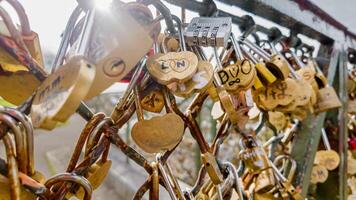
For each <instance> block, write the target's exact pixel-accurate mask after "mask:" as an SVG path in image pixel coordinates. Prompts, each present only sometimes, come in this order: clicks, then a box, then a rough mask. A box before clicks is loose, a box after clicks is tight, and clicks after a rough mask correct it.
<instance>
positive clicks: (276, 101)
mask: <svg viewBox="0 0 356 200" xmlns="http://www.w3.org/2000/svg"><path fill="white" fill-rule="evenodd" d="M297 87H298V85H297V83H296V81H295V80H293V79H290V78H287V79H286V80H285V81H278V82H276V83H274V84H273V85H271V86H270V87H267V88H266V90H265V91H256V92H257V94H256V95H258V98H259V101H258V102H260V103H261V105H262V106H263V107H264V108H266V109H267V110H272V109H274V108H276V107H277V106H278V105H282V106H286V105H288V104H290V103H291V102H292V101H293V100H294V99H295V97H296V94H295V91H296V89H297Z"/></svg>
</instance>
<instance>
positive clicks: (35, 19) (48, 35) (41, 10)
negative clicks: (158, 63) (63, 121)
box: [19, 0, 356, 88]
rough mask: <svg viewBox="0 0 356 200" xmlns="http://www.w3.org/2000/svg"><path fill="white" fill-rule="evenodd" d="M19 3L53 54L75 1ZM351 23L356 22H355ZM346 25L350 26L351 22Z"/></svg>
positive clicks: (240, 12) (26, 0)
mask: <svg viewBox="0 0 356 200" xmlns="http://www.w3.org/2000/svg"><path fill="white" fill-rule="evenodd" d="M19 1H20V2H21V3H22V5H23V6H24V8H25V10H26V12H27V15H28V17H29V20H30V23H31V27H32V29H33V30H34V31H36V32H37V33H38V34H39V36H40V40H41V46H42V49H43V50H47V51H51V52H53V53H55V52H56V51H57V49H58V46H59V43H60V39H61V38H60V35H61V33H62V32H63V30H64V28H65V26H66V23H67V21H68V18H69V16H70V14H71V12H72V11H73V9H74V8H75V6H76V5H77V2H76V0H19ZM313 1H314V2H315V3H317V4H320V3H321V4H323V3H322V2H323V0H313ZM331 1H333V2H331ZM342 1H343V2H346V1H350V0H342ZM328 2H330V4H333V5H335V1H334V0H328ZM354 2H356V1H354ZM354 4H355V3H354ZM354 4H353V5H354ZM167 5H168V4H167ZM217 6H218V8H219V9H222V10H225V11H227V12H231V13H236V14H237V15H239V16H242V15H244V14H249V13H246V12H245V11H243V10H241V9H239V8H237V7H230V6H227V5H224V4H222V3H217ZM323 7H325V9H328V10H327V11H329V12H331V13H334V14H335V13H337V12H335V9H332V6H325V5H324V6H323ZM351 7H352V6H351ZM169 8H170V9H171V11H172V13H174V14H176V15H178V16H179V15H180V9H179V8H178V7H175V6H171V5H169ZM353 8H355V7H353ZM347 11H348V12H350V13H353V12H352V11H350V8H349V9H347ZM351 15H352V14H351ZM194 16H196V14H193V13H191V12H189V11H187V20H188V21H189V20H190V19H191V18H192V17H194ZM252 16H253V17H254V19H255V22H256V23H258V24H261V25H263V26H266V27H271V26H277V25H275V24H272V23H271V22H269V21H267V20H264V19H262V18H260V17H258V16H254V15H252ZM340 16H341V15H340ZM340 16H339V17H340ZM345 16H346V17H347V16H348V15H347V14H343V15H342V16H341V18H340V19H344V18H345ZM353 21H354V22H356V21H355V20H353ZM346 24H351V22H349V23H346ZM277 27H279V28H280V29H281V30H282V32H283V33H284V34H286V35H287V34H288V33H289V31H288V30H287V29H285V28H283V27H280V26H277ZM355 28H356V27H355ZM233 31H234V32H235V33H236V34H237V35H238V34H239V31H238V28H237V27H236V26H234V27H233ZM302 40H303V41H305V42H307V43H309V44H314V45H317V42H315V41H313V40H308V38H305V37H302ZM114 88H115V87H114Z"/></svg>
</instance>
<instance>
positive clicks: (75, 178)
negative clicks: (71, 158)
mask: <svg viewBox="0 0 356 200" xmlns="http://www.w3.org/2000/svg"><path fill="white" fill-rule="evenodd" d="M61 182H72V183H75V184H78V185H80V186H81V187H82V188H83V189H84V191H85V195H84V200H90V199H91V196H92V193H93V188H92V186H91V184H90V182H89V181H88V180H87V179H86V178H84V177H83V176H79V175H75V174H71V173H62V174H58V175H55V176H53V177H51V178H49V179H48V180H47V181H46V183H45V186H46V187H47V188H48V189H50V188H51V187H52V186H54V185H55V184H57V183H61Z"/></svg>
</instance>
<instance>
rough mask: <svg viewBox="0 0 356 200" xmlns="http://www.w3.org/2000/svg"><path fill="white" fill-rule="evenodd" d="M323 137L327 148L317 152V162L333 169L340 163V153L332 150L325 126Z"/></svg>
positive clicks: (322, 132) (322, 130)
mask: <svg viewBox="0 0 356 200" xmlns="http://www.w3.org/2000/svg"><path fill="white" fill-rule="evenodd" d="M321 137H322V141H323V143H324V146H325V149H326V150H319V151H318V152H316V154H315V164H318V165H322V166H324V167H326V169H328V170H330V171H332V170H334V169H336V168H337V167H338V166H339V164H340V156H339V154H338V153H337V152H336V151H334V150H332V149H331V147H330V143H329V140H328V137H327V133H326V131H325V129H324V128H322V129H321Z"/></svg>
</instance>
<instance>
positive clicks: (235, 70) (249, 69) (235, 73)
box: [217, 34, 256, 94]
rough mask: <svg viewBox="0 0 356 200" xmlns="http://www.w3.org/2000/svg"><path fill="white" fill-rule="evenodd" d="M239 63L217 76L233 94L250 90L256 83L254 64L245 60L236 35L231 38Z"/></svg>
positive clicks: (225, 68) (229, 66)
mask: <svg viewBox="0 0 356 200" xmlns="http://www.w3.org/2000/svg"><path fill="white" fill-rule="evenodd" d="M230 40H231V43H232V46H233V49H234V51H235V54H236V58H237V61H236V62H235V63H234V64H231V65H228V66H227V67H224V68H223V69H220V70H219V71H218V72H217V74H218V77H219V80H220V83H221V84H222V85H223V87H224V88H225V89H226V90H227V91H228V92H231V93H234V94H238V93H239V92H240V91H242V90H248V89H250V88H251V87H252V85H253V84H254V82H255V77H256V70H255V66H254V64H253V63H252V62H251V61H249V60H247V59H244V57H243V54H242V51H241V49H240V46H239V44H238V42H237V41H236V39H235V36H234V34H231V37H230Z"/></svg>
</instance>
